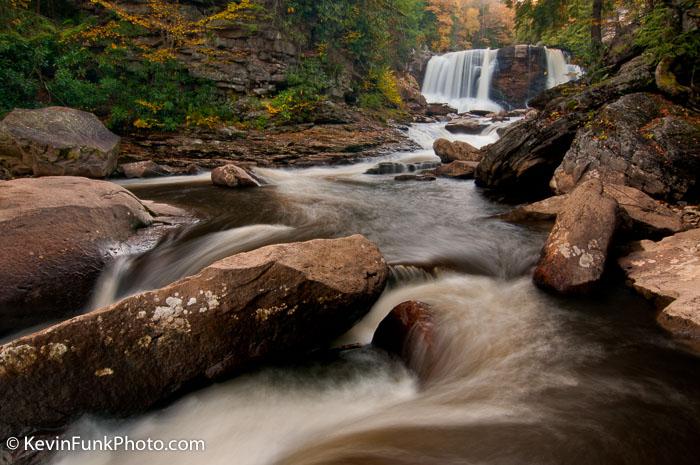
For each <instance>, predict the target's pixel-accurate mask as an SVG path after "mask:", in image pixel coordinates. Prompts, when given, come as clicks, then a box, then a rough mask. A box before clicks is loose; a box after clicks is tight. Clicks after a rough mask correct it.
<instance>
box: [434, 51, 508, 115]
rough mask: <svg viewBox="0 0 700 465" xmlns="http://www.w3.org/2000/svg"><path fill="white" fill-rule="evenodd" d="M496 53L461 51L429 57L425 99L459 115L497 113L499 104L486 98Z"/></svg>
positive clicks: (499, 108)
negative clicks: (484, 112) (454, 110)
mask: <svg viewBox="0 0 700 465" xmlns="http://www.w3.org/2000/svg"><path fill="white" fill-rule="evenodd" d="M497 53H498V50H491V49H478V50H464V51H461V52H452V53H447V54H445V55H439V56H435V57H433V58H431V59H430V61H429V62H428V66H427V68H426V71H425V80H424V82H423V95H424V96H425V98H426V100H427V101H428V102H429V103H447V104H449V105H450V106H452V107H454V108H456V109H457V111H459V112H460V113H464V112H467V111H471V110H486V111H500V110H501V109H502V108H501V107H500V105H498V104H497V103H495V102H493V101H491V100H490V98H489V95H490V90H491V78H492V76H493V72H494V69H495V66H496V62H497V60H496V55H497Z"/></svg>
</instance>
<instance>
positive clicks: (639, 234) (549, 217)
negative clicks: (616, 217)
mask: <svg viewBox="0 0 700 465" xmlns="http://www.w3.org/2000/svg"><path fill="white" fill-rule="evenodd" d="M603 188H604V190H605V193H606V194H608V195H609V196H610V197H612V198H614V199H615V200H616V201H617V203H618V205H619V206H620V225H619V226H620V230H621V232H623V233H625V235H626V236H628V237H635V238H639V239H641V238H661V237H664V236H668V235H670V234H674V233H677V232H679V231H682V230H683V229H684V228H685V225H684V223H683V218H682V217H681V215H680V214H678V213H677V212H675V211H673V210H672V209H670V208H669V207H668V206H666V205H664V204H663V203H661V202H659V201H658V200H654V199H652V198H651V197H649V196H648V195H646V194H645V193H644V192H642V191H640V190H637V189H635V188H633V187H628V186H621V185H617V184H605V185H604V187H603ZM567 198H568V195H566V194H563V195H555V196H553V197H549V198H547V199H544V200H540V201H539V202H534V203H530V204H525V205H520V206H518V207H516V208H515V209H513V210H511V211H509V212H506V213H504V214H502V215H499V218H501V219H504V220H506V221H512V222H515V223H520V222H533V221H534V222H536V221H554V220H555V219H556V218H557V215H558V214H559V212H560V211H562V210H563V208H564V205H565V204H566V199H567Z"/></svg>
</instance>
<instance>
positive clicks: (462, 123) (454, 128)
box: [445, 118, 489, 134]
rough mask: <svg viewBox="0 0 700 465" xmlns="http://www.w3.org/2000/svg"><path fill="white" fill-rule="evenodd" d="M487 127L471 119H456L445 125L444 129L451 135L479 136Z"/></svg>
mask: <svg viewBox="0 0 700 465" xmlns="http://www.w3.org/2000/svg"><path fill="white" fill-rule="evenodd" d="M487 127H489V125H488V124H484V123H480V122H479V121H478V120H475V119H473V118H457V119H453V120H452V121H450V122H449V123H447V124H446V125H445V129H447V130H448V131H449V132H451V133H452V134H481V132H482V131H483V130H484V129H486V128H487Z"/></svg>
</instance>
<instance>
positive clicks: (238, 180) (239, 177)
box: [211, 165, 260, 187]
mask: <svg viewBox="0 0 700 465" xmlns="http://www.w3.org/2000/svg"><path fill="white" fill-rule="evenodd" d="M211 182H212V183H213V184H214V185H215V186H222V187H259V186H260V182H259V181H258V180H257V179H256V178H255V176H254V175H253V174H251V173H250V172H248V171H246V170H244V169H243V168H241V167H238V166H236V165H224V166H220V167H218V168H216V169H214V170H213V171H212V172H211Z"/></svg>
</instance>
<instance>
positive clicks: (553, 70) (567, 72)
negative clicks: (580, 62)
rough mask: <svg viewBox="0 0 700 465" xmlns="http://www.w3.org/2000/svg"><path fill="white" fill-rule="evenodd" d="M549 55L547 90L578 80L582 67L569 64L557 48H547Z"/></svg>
mask: <svg viewBox="0 0 700 465" xmlns="http://www.w3.org/2000/svg"><path fill="white" fill-rule="evenodd" d="M545 51H546V53H547V89H551V88H552V87H556V86H558V85H561V84H564V83H567V82H569V81H571V80H572V79H578V78H579V77H580V76H581V75H582V74H583V71H582V70H581V67H580V66H577V65H572V64H569V63H568V62H567V61H566V57H565V56H564V52H562V51H561V50H559V49H557V48H546V47H545Z"/></svg>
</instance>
